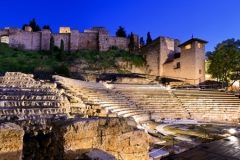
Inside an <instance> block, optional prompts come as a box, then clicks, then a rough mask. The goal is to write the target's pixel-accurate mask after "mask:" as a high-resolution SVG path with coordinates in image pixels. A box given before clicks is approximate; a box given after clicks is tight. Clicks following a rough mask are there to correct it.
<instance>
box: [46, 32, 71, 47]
mask: <svg viewBox="0 0 240 160" xmlns="http://www.w3.org/2000/svg"><path fill="white" fill-rule="evenodd" d="M52 36H53V38H54V45H55V46H57V47H59V48H60V46H61V40H63V42H64V50H65V51H69V50H70V43H69V42H70V33H61V34H52ZM49 45H50V43H49Z"/></svg>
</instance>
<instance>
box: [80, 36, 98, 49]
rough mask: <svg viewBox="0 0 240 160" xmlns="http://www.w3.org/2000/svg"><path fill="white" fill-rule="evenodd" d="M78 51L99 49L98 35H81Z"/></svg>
mask: <svg viewBox="0 0 240 160" xmlns="http://www.w3.org/2000/svg"><path fill="white" fill-rule="evenodd" d="M78 49H80V50H81V49H93V50H97V49H98V33H92V32H85V33H79V38H78Z"/></svg>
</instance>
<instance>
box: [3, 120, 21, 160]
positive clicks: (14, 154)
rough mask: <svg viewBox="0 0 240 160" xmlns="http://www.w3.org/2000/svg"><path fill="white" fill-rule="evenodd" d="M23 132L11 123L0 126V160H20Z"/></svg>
mask: <svg viewBox="0 0 240 160" xmlns="http://www.w3.org/2000/svg"><path fill="white" fill-rule="evenodd" d="M23 135H24V131H23V129H22V128H21V127H19V126H18V125H16V124H13V123H2V124H0V159H1V160H21V159H22V149H23Z"/></svg>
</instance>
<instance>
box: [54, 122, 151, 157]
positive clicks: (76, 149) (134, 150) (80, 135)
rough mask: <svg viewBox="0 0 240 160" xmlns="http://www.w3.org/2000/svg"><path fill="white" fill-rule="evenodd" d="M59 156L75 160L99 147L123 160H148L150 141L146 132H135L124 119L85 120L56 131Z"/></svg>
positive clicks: (65, 125) (63, 126)
mask: <svg viewBox="0 0 240 160" xmlns="http://www.w3.org/2000/svg"><path fill="white" fill-rule="evenodd" d="M54 137H55V138H56V140H55V141H56V142H61V143H59V144H58V146H57V148H58V149H57V151H58V152H57V153H56V154H57V155H58V156H59V155H61V156H60V158H62V159H69V160H70V159H74V158H75V157H77V156H79V155H82V154H84V153H86V152H89V151H91V150H92V149H95V148H98V149H101V150H103V151H106V152H108V153H110V154H111V155H113V156H115V157H116V158H120V157H121V158H122V159H124V160H139V159H142V160H146V159H148V148H149V139H148V136H147V134H146V133H145V132H144V131H143V130H133V128H132V127H130V126H129V125H127V122H126V121H125V120H124V119H118V118H111V119H85V120H76V121H71V122H66V124H61V125H59V127H58V128H56V130H54Z"/></svg>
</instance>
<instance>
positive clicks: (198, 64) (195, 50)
mask: <svg viewBox="0 0 240 160" xmlns="http://www.w3.org/2000/svg"><path fill="white" fill-rule="evenodd" d="M206 43H208V42H207V41H205V40H202V39H198V38H192V39H190V40H188V41H186V42H184V43H182V44H180V45H179V46H178V47H180V48H181V58H180V59H179V62H178V63H179V64H178V65H179V69H181V74H180V75H181V77H184V78H186V79H188V80H189V83H191V84H199V83H201V82H204V81H205V44H206Z"/></svg>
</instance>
